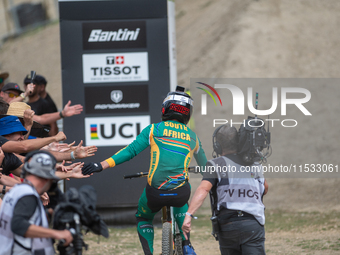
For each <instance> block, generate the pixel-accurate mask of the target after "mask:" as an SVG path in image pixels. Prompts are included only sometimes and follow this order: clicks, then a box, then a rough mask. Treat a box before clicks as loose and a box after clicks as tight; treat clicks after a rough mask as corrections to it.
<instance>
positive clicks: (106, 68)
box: [83, 52, 149, 83]
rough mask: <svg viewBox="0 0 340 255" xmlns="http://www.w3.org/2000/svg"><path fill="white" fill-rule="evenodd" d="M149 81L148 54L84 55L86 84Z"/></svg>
mask: <svg viewBox="0 0 340 255" xmlns="http://www.w3.org/2000/svg"><path fill="white" fill-rule="evenodd" d="M148 80H149V67H148V53H147V52H137V53H112V54H110V53H104V54H83V82H84V83H106V82H109V83H112V82H131V81H133V82H134V81H148Z"/></svg>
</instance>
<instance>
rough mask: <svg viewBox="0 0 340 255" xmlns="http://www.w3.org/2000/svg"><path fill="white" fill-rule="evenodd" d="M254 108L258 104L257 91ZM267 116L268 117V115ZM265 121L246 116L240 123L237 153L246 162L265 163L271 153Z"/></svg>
mask: <svg viewBox="0 0 340 255" xmlns="http://www.w3.org/2000/svg"><path fill="white" fill-rule="evenodd" d="M255 102H256V103H255V108H256V109H257V106H258V93H256V101H255ZM268 118H269V117H268ZM264 126H265V123H264V121H263V120H262V119H260V118H258V117H257V115H255V117H250V116H248V119H247V120H245V121H244V124H242V125H241V127H240V129H239V131H238V135H239V145H238V150H237V153H238V154H239V155H241V156H242V158H243V161H245V162H247V163H254V162H260V163H265V162H266V161H267V158H268V157H269V156H270V155H271V153H272V149H271V146H270V132H269V126H268V129H267V131H266V129H265V127H264Z"/></svg>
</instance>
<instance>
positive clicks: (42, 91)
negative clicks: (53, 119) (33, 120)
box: [24, 74, 58, 112]
mask: <svg viewBox="0 0 340 255" xmlns="http://www.w3.org/2000/svg"><path fill="white" fill-rule="evenodd" d="M31 81H32V80H31V76H30V75H29V74H28V75H27V76H26V77H25V80H24V84H25V88H26V86H28V84H30V83H31ZM33 83H34V84H35V85H36V86H37V91H38V94H39V96H40V97H41V98H43V99H45V100H46V101H47V102H48V104H49V107H50V108H51V109H53V112H57V111H58V109H57V106H56V104H55V103H54V101H53V99H52V98H51V97H50V95H49V94H48V93H47V91H46V85H47V80H46V79H45V77H44V76H42V75H36V76H35V78H34V80H33Z"/></svg>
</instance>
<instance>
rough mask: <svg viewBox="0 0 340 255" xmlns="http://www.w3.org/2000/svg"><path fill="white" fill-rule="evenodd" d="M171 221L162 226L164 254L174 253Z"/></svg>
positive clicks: (171, 254) (170, 254)
mask: <svg viewBox="0 0 340 255" xmlns="http://www.w3.org/2000/svg"><path fill="white" fill-rule="evenodd" d="M171 227H172V226H171V223H170V222H164V223H163V228H162V255H173V241H172V229H171Z"/></svg>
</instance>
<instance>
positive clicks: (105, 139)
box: [85, 115, 150, 147]
mask: <svg viewBox="0 0 340 255" xmlns="http://www.w3.org/2000/svg"><path fill="white" fill-rule="evenodd" d="M148 125H150V116H149V115H142V116H141V115H140V116H125V117H89V118H85V141H86V146H89V145H95V146H98V147H99V146H125V145H128V144H129V143H131V142H133V141H134V140H135V139H136V137H137V135H139V134H140V132H142V130H143V129H144V128H145V127H147V126H148Z"/></svg>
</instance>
